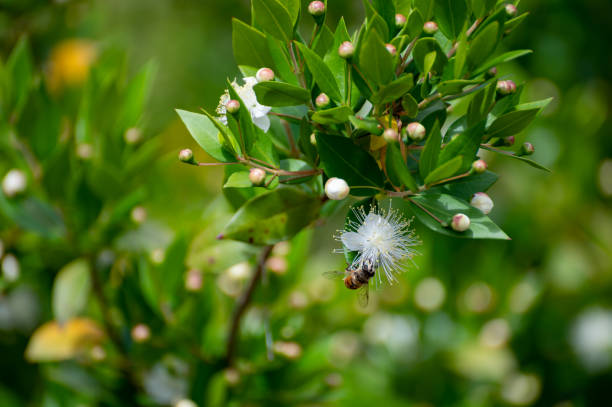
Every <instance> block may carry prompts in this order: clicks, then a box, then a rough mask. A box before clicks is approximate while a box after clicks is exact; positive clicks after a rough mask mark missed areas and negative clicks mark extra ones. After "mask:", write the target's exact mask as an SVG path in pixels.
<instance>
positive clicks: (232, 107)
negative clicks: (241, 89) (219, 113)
mask: <svg viewBox="0 0 612 407" xmlns="http://www.w3.org/2000/svg"><path fill="white" fill-rule="evenodd" d="M225 109H226V110H227V112H228V113H229V114H236V113H238V111H239V110H240V102H239V101H237V100H235V99H232V100H230V101H229V102H227V103H226V104H225Z"/></svg>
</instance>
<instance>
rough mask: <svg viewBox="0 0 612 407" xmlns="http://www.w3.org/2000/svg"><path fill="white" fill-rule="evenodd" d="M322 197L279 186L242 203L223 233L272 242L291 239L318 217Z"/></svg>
mask: <svg viewBox="0 0 612 407" xmlns="http://www.w3.org/2000/svg"><path fill="white" fill-rule="evenodd" d="M320 207H321V200H320V199H318V198H317V197H313V196H311V195H307V194H306V193H304V192H302V191H301V190H299V189H297V188H278V189H276V190H274V191H271V192H268V193H265V194H263V195H259V196H257V197H255V198H253V199H251V200H250V201H248V202H247V203H246V204H245V205H244V206H242V207H241V208H240V209H239V210H238V212H236V214H235V215H234V217H233V218H232V219H231V220H230V222H229V224H228V225H227V226H226V227H225V230H224V231H223V233H222V237H223V238H224V239H225V238H227V239H232V240H239V241H243V242H247V243H251V244H258V245H270V244H275V243H278V242H281V241H283V240H287V239H290V238H291V237H293V236H294V235H295V234H297V233H298V232H299V231H300V230H302V229H303V228H304V227H306V226H308V225H309V224H310V223H311V222H312V221H313V220H315V219H316V218H317V215H318V213H319V209H320Z"/></svg>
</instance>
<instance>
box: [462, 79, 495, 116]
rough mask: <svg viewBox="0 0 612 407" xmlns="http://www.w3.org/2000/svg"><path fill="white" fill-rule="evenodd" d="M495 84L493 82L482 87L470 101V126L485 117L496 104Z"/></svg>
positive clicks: (468, 113)
mask: <svg viewBox="0 0 612 407" xmlns="http://www.w3.org/2000/svg"><path fill="white" fill-rule="evenodd" d="M495 85H496V82H492V83H491V84H490V85H489V86H486V87H485V88H483V89H481V90H480V91H478V92H477V93H476V94H475V95H474V97H473V98H472V100H471V101H470V104H469V106H468V111H467V125H468V127H472V126H474V125H476V124H477V123H478V122H480V121H481V120H483V119H485V118H486V117H487V115H488V114H489V112H490V111H491V109H492V108H493V106H494V105H495V93H496V90H495Z"/></svg>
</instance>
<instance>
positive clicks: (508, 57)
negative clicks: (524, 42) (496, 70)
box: [474, 49, 533, 75]
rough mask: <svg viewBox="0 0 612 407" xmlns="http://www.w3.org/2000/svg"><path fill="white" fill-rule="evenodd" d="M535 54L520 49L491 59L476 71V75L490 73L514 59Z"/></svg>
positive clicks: (528, 50)
mask: <svg viewBox="0 0 612 407" xmlns="http://www.w3.org/2000/svg"><path fill="white" fill-rule="evenodd" d="M531 53H533V51H532V50H530V49H520V50H516V51H509V52H506V53H504V54H501V55H499V56H496V57H494V58H491V59H489V60H488V61H487V62H485V63H484V64H482V65H481V66H480V67H478V69H476V70H475V71H474V75H479V74H481V73H483V72H486V71H488V70H489V69H490V68H492V67H494V66H499V65H501V64H503V63H506V62H510V61H512V60H514V59H517V58H520V57H522V56H525V55H529V54H531Z"/></svg>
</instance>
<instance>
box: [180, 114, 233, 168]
mask: <svg viewBox="0 0 612 407" xmlns="http://www.w3.org/2000/svg"><path fill="white" fill-rule="evenodd" d="M176 112H177V113H178V115H179V117H180V118H181V120H182V121H183V123H184V124H185V126H186V127H187V130H189V133H190V134H191V136H192V137H193V138H194V140H195V141H196V142H197V143H198V144H199V145H200V147H202V148H203V149H204V151H206V152H207V153H208V154H209V155H210V156H211V157H213V158H214V159H216V160H218V161H222V162H230V161H235V157H234V156H233V155H232V154H231V152H230V151H228V150H227V149H225V148H223V146H222V144H221V141H220V140H219V131H218V129H217V128H216V127H215V125H214V124H213V122H211V121H210V119H209V118H208V117H206V116H205V115H203V114H199V113H193V112H188V111H186V110H179V109H177V110H176Z"/></svg>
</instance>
